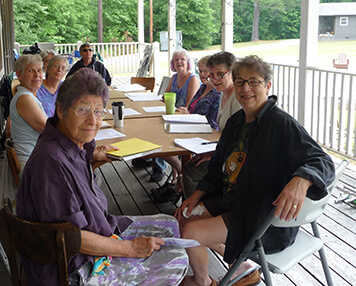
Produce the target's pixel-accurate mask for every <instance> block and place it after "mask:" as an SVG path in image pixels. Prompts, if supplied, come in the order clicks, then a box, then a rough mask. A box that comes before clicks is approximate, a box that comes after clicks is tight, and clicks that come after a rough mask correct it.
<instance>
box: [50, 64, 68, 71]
mask: <svg viewBox="0 0 356 286" xmlns="http://www.w3.org/2000/svg"><path fill="white" fill-rule="evenodd" d="M53 66H54V67H55V68H56V69H61V71H64V72H66V71H68V68H67V67H66V66H61V65H60V64H54V65H53Z"/></svg>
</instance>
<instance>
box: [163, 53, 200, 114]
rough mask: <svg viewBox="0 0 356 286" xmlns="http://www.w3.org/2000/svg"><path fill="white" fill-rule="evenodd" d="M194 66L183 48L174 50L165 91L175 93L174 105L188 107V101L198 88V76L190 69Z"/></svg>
mask: <svg viewBox="0 0 356 286" xmlns="http://www.w3.org/2000/svg"><path fill="white" fill-rule="evenodd" d="M193 68H194V65H193V63H192V60H191V58H190V56H189V54H188V51H187V50H185V49H180V50H175V51H174V53H173V55H172V59H171V70H172V71H174V72H176V74H175V75H173V76H172V78H171V80H170V82H169V84H168V86H167V89H166V92H175V93H176V107H177V108H178V107H185V108H188V106H189V103H190V101H191V100H192V98H193V96H194V95H195V94H196V92H197V91H198V89H199V86H200V83H199V79H198V76H197V75H196V74H193V73H192V72H191V71H192V69H193Z"/></svg>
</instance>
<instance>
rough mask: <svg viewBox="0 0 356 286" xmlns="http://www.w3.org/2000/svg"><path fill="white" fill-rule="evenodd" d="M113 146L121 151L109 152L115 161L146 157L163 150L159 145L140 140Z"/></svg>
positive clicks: (130, 140)
mask: <svg viewBox="0 0 356 286" xmlns="http://www.w3.org/2000/svg"><path fill="white" fill-rule="evenodd" d="M111 145H113V146H116V147H118V148H119V149H120V150H117V151H109V152H108V153H107V156H108V157H110V158H113V159H119V160H125V161H128V160H132V159H135V158H139V157H142V156H146V155H149V154H152V153H156V152H159V151H161V150H162V146H161V145H157V144H154V143H151V142H148V141H145V140H142V139H138V138H132V139H128V140H125V141H120V142H117V143H114V144H111Z"/></svg>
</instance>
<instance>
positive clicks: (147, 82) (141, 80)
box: [131, 77, 156, 92]
mask: <svg viewBox="0 0 356 286" xmlns="http://www.w3.org/2000/svg"><path fill="white" fill-rule="evenodd" d="M155 82H156V79H155V78H154V77H131V84H133V83H138V84H140V85H142V86H144V87H145V88H146V90H150V91H151V92H153V90H154V88H155Z"/></svg>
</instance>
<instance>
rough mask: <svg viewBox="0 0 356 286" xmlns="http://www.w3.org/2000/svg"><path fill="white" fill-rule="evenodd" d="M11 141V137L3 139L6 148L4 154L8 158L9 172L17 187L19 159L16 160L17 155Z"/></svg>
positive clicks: (18, 183) (18, 184) (18, 181)
mask: <svg viewBox="0 0 356 286" xmlns="http://www.w3.org/2000/svg"><path fill="white" fill-rule="evenodd" d="M13 146H14V145H13V142H12V140H11V139H7V140H6V141H5V148H6V155H7V159H8V160H9V164H10V168H11V172H12V174H13V175H14V178H15V181H16V184H17V187H19V186H20V177H19V174H20V170H21V168H20V165H19V161H18V160H17V156H16V153H15V149H14V147H13Z"/></svg>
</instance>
